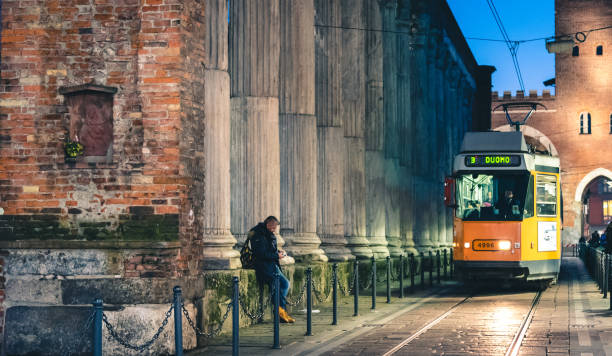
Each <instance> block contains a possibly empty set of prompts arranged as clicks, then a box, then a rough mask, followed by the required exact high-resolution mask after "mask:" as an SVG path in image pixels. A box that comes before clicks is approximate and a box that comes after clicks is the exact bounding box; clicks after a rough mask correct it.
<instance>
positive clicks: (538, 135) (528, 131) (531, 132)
mask: <svg viewBox="0 0 612 356" xmlns="http://www.w3.org/2000/svg"><path fill="white" fill-rule="evenodd" d="M514 130H515V128H514V127H513V126H510V125H507V124H506V125H501V126H498V127H496V128H495V129H494V131H514ZM521 132H522V133H523V135H525V136H529V137H533V138H534V139H536V140H537V141H538V142H539V143H540V144H541V145H542V146H544V147H546V148H547V149H548V151H549V152H550V154H551V155H553V156H559V151H557V148H556V147H555V145H554V144H553V143H552V141H551V140H550V139H549V138H548V137H547V136H546V135H544V134H543V133H542V132H541V131H540V130H538V129H536V128H534V127H532V126H529V125H523V126H522V127H521Z"/></svg>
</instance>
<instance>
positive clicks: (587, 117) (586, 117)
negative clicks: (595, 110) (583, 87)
mask: <svg viewBox="0 0 612 356" xmlns="http://www.w3.org/2000/svg"><path fill="white" fill-rule="evenodd" d="M585 121H586V122H585ZM580 134H587V135H590V134H591V113H590V112H583V113H582V114H580Z"/></svg>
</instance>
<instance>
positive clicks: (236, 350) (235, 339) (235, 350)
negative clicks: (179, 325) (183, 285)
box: [177, 276, 240, 356]
mask: <svg viewBox="0 0 612 356" xmlns="http://www.w3.org/2000/svg"><path fill="white" fill-rule="evenodd" d="M233 282H234V296H233V298H232V356H238V355H239V354H240V334H239V333H240V308H239V307H240V284H239V282H238V277H236V276H234V278H233ZM182 354H183V353H182V352H181V355H182ZM177 356H178V354H177Z"/></svg>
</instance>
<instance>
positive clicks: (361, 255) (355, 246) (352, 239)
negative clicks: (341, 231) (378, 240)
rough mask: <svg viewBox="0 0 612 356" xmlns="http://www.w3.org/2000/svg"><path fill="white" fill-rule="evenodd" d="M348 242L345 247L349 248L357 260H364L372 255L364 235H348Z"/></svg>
mask: <svg viewBox="0 0 612 356" xmlns="http://www.w3.org/2000/svg"><path fill="white" fill-rule="evenodd" d="M347 240H348V244H347V246H346V247H348V248H350V249H351V253H352V254H353V255H354V256H355V258H357V259H358V260H364V259H368V258H371V257H372V249H371V248H370V243H369V241H368V239H366V238H365V236H348V237H347Z"/></svg>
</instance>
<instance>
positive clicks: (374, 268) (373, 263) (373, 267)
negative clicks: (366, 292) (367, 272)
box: [372, 256, 376, 309]
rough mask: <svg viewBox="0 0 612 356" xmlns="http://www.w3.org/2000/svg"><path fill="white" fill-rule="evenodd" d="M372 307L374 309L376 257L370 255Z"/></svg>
mask: <svg viewBox="0 0 612 356" xmlns="http://www.w3.org/2000/svg"><path fill="white" fill-rule="evenodd" d="M372 309H376V259H374V256H372Z"/></svg>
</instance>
